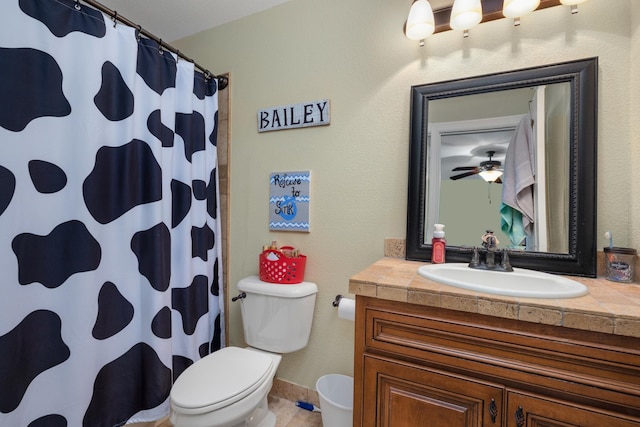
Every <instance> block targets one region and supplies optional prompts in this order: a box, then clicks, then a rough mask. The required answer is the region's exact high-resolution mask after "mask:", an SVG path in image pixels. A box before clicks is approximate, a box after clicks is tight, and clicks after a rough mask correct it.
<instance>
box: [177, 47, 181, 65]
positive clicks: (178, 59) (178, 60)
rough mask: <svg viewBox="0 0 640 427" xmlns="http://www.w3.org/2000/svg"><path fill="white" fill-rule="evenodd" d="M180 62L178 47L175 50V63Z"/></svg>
mask: <svg viewBox="0 0 640 427" xmlns="http://www.w3.org/2000/svg"><path fill="white" fill-rule="evenodd" d="M178 62H180V49H177V50H176V64H177V63H178Z"/></svg>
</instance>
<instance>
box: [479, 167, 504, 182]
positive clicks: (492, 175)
mask: <svg viewBox="0 0 640 427" xmlns="http://www.w3.org/2000/svg"><path fill="white" fill-rule="evenodd" d="M478 175H480V176H481V177H482V179H484V180H485V181H487V182H495V181H496V179H498V178H500V177H501V176H502V171H501V170H500V169H488V170H484V171H480V172H479V173H478Z"/></svg>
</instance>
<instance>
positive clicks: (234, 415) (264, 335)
mask: <svg viewBox="0 0 640 427" xmlns="http://www.w3.org/2000/svg"><path fill="white" fill-rule="evenodd" d="M238 290H239V291H241V292H242V293H241V295H242V296H241V297H240V301H241V313H242V322H243V330H244V337H245V341H246V343H247V344H248V345H249V347H246V348H240V347H225V348H223V349H221V350H218V351H216V352H214V353H211V354H210V355H208V356H205V357H203V358H202V359H200V360H199V361H197V362H195V363H194V364H193V365H191V366H189V367H188V368H187V369H185V370H184V372H182V374H180V376H179V377H178V379H177V380H176V382H175V383H174V385H173V387H172V389H171V394H170V403H171V413H170V416H169V419H170V421H171V422H172V424H173V425H174V426H175V427H275V425H276V418H275V415H274V414H273V413H272V412H270V411H269V410H268V407H267V395H268V393H269V391H270V390H271V386H272V384H273V379H274V377H275V375H276V370H277V369H278V366H279V365H280V360H281V359H282V356H281V354H280V353H289V352H292V351H297V350H299V349H301V348H304V347H306V345H307V343H308V340H309V334H310V332H311V322H312V319H313V311H314V306H315V297H316V293H317V292H318V288H317V286H316V285H315V284H314V283H310V282H302V283H299V284H294V285H279V284H273V283H266V282H262V281H260V280H259V279H258V278H257V277H256V276H251V277H248V278H245V279H242V280H241V281H239V282H238Z"/></svg>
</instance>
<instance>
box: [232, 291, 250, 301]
mask: <svg viewBox="0 0 640 427" xmlns="http://www.w3.org/2000/svg"><path fill="white" fill-rule="evenodd" d="M246 297H247V294H246V293H245V292H240V294H239V295H238V296H237V297H233V298H231V301H233V302H236V301H238V300H239V299H242V298H246Z"/></svg>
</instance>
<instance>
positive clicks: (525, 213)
mask: <svg viewBox="0 0 640 427" xmlns="http://www.w3.org/2000/svg"><path fill="white" fill-rule="evenodd" d="M534 184H535V144H534V141H533V130H532V128H531V116H530V115H529V114H525V115H524V116H523V117H522V119H521V120H520V123H519V124H518V127H517V129H516V133H515V134H514V135H513V137H512V138H511V142H510V143H509V147H508V148H507V153H506V156H505V160H504V169H503V176H502V203H503V205H507V206H509V207H511V208H513V209H515V210H517V211H518V212H520V213H521V214H522V225H523V228H524V230H525V232H526V233H527V234H530V233H531V232H532V230H533V223H534V221H535V210H534V201H533V185H534ZM503 207H504V206H503ZM502 210H503V209H502V207H501V211H502Z"/></svg>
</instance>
